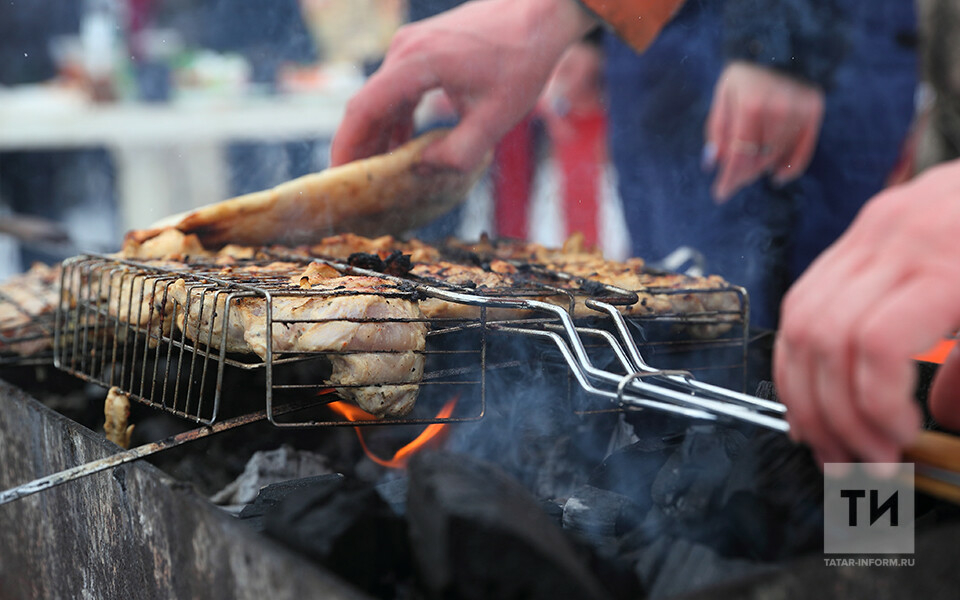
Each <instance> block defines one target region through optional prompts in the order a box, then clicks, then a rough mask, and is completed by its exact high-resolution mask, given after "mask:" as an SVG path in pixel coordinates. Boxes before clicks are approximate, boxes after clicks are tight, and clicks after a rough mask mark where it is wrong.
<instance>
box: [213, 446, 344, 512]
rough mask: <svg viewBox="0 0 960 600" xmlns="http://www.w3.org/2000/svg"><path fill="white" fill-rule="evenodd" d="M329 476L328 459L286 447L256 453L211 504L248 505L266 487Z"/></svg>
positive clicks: (214, 496)
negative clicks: (313, 477)
mask: <svg viewBox="0 0 960 600" xmlns="http://www.w3.org/2000/svg"><path fill="white" fill-rule="evenodd" d="M329 473H330V467H329V464H328V461H327V459H326V457H324V456H321V455H319V454H314V453H312V452H306V451H302V450H294V449H293V448H292V447H290V446H287V445H283V446H280V447H279V448H277V449H276V450H270V451H266V452H257V453H255V454H254V455H253V456H252V457H251V458H250V461H249V462H247V466H246V468H244V470H243V473H242V474H241V475H240V476H239V477H237V478H236V479H235V480H234V481H233V483H231V484H230V485H228V486H227V487H225V488H223V489H222V490H220V491H219V492H217V493H216V494H214V495H213V497H212V498H210V500H211V501H212V502H213V503H214V504H227V505H230V504H233V505H236V504H248V503H250V502H253V501H254V499H256V497H257V494H258V493H259V492H260V488H262V487H263V486H265V485H269V484H271V483H279V482H281V481H289V480H291V479H302V478H303V477H312V476H315V475H327V474H329Z"/></svg>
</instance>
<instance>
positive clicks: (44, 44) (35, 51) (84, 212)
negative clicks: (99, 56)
mask: <svg viewBox="0 0 960 600" xmlns="http://www.w3.org/2000/svg"><path fill="white" fill-rule="evenodd" d="M81 9H82V5H81V3H80V2H77V1H76V0H31V1H29V2H21V1H18V2H0V86H10V87H14V86H21V85H28V84H41V83H46V82H51V81H52V80H53V79H54V78H55V77H56V76H57V74H58V73H57V64H56V61H55V57H54V56H53V53H52V51H51V42H52V41H53V40H54V39H55V38H57V37H58V36H62V35H67V34H73V35H76V34H77V33H78V31H79V30H80V21H81V16H82V14H81ZM113 179H114V178H113V168H112V163H111V162H110V159H109V157H108V156H107V154H106V152H105V151H102V150H65V151H30V152H23V151H16V152H0V202H2V203H3V204H4V205H5V206H6V207H7V209H8V211H9V213H8V214H9V215H10V216H7V217H0V219H3V220H5V221H6V222H7V224H8V225H10V227H9V228H7V227H5V228H4V230H5V231H6V232H7V233H11V232H12V233H14V234H16V235H17V236H18V237H20V238H21V240H22V243H21V244H20V246H19V248H18V250H17V253H18V254H19V260H18V262H19V267H20V269H26V268H28V267H29V266H30V264H31V263H33V262H34V261H43V262H47V263H51V262H55V261H57V260H60V259H62V258H65V257H66V256H69V255H70V254H72V253H74V252H75V251H76V248H73V247H71V246H70V245H65V244H64V242H65V241H66V239H65V237H64V236H65V234H70V235H71V236H72V237H73V239H74V240H75V241H77V242H78V243H80V244H81V245H85V246H87V247H90V245H91V244H92V245H93V247H94V248H95V249H103V247H104V245H106V244H109V243H110V242H111V241H112V240H114V239H116V237H117V236H116V233H117V232H116V224H115V216H114V215H115V201H114V196H113ZM11 213H12V214H11ZM17 216H21V217H22V216H26V217H35V218H38V219H41V221H39V222H37V221H34V223H44V222H45V223H46V225H44V226H41V227H22V226H21V224H20V223H19V222H18V221H17V220H16V219H15V217H17ZM29 223H30V222H29V221H28V223H27V224H28V225H29ZM8 268H10V267H9V266H8Z"/></svg>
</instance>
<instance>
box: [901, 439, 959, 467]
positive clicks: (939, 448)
mask: <svg viewBox="0 0 960 600" xmlns="http://www.w3.org/2000/svg"><path fill="white" fill-rule="evenodd" d="M903 457H904V459H905V460H907V461H908V462H915V463H925V464H928V465H930V466H931V467H938V468H940V469H946V470H948V471H954V472H956V473H960V437H957V436H954V435H950V434H947V433H940V432H938V431H921V432H920V435H919V436H918V437H917V440H916V441H915V442H914V443H913V445H911V446H910V447H909V448H907V449H906V450H905V451H904V453H903Z"/></svg>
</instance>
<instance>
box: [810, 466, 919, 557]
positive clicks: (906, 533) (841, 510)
mask: <svg viewBox="0 0 960 600" xmlns="http://www.w3.org/2000/svg"><path fill="white" fill-rule="evenodd" d="M883 467H885V469H884V470H885V471H887V472H892V473H894V475H893V476H892V477H889V478H883V479H881V478H877V477H874V476H873V475H871V474H870V473H869V472H868V471H867V470H866V469H865V468H864V465H862V464H860V463H827V464H825V465H824V469H823V551H824V553H825V554H913V546H914V494H913V463H895V464H885V465H883Z"/></svg>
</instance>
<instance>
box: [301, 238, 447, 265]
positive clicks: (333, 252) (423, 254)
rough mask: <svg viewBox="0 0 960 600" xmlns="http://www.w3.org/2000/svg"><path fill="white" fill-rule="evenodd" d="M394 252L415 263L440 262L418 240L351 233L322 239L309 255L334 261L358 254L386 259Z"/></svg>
mask: <svg viewBox="0 0 960 600" xmlns="http://www.w3.org/2000/svg"><path fill="white" fill-rule="evenodd" d="M394 251H400V252H401V253H403V254H408V255H409V256H410V260H411V261H412V262H415V263H420V262H434V261H438V260H440V251H439V250H437V249H436V248H434V247H433V246H431V245H429V244H426V243H424V242H421V241H419V240H411V241H409V242H402V241H400V240H398V239H396V238H395V237H393V236H392V235H383V236H380V237H378V238H366V237H363V236H360V235H355V234H353V233H344V234H340V235H334V236H330V237H327V238H324V239H322V240H321V241H320V243H318V244H314V245H313V246H310V253H311V254H312V255H313V256H322V257H324V258H331V259H334V260H347V259H348V258H349V257H350V255H351V254H356V253H358V252H360V253H363V254H374V255H376V256H379V257H380V258H386V257H387V256H388V255H389V254H390V253H391V252H394Z"/></svg>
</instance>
